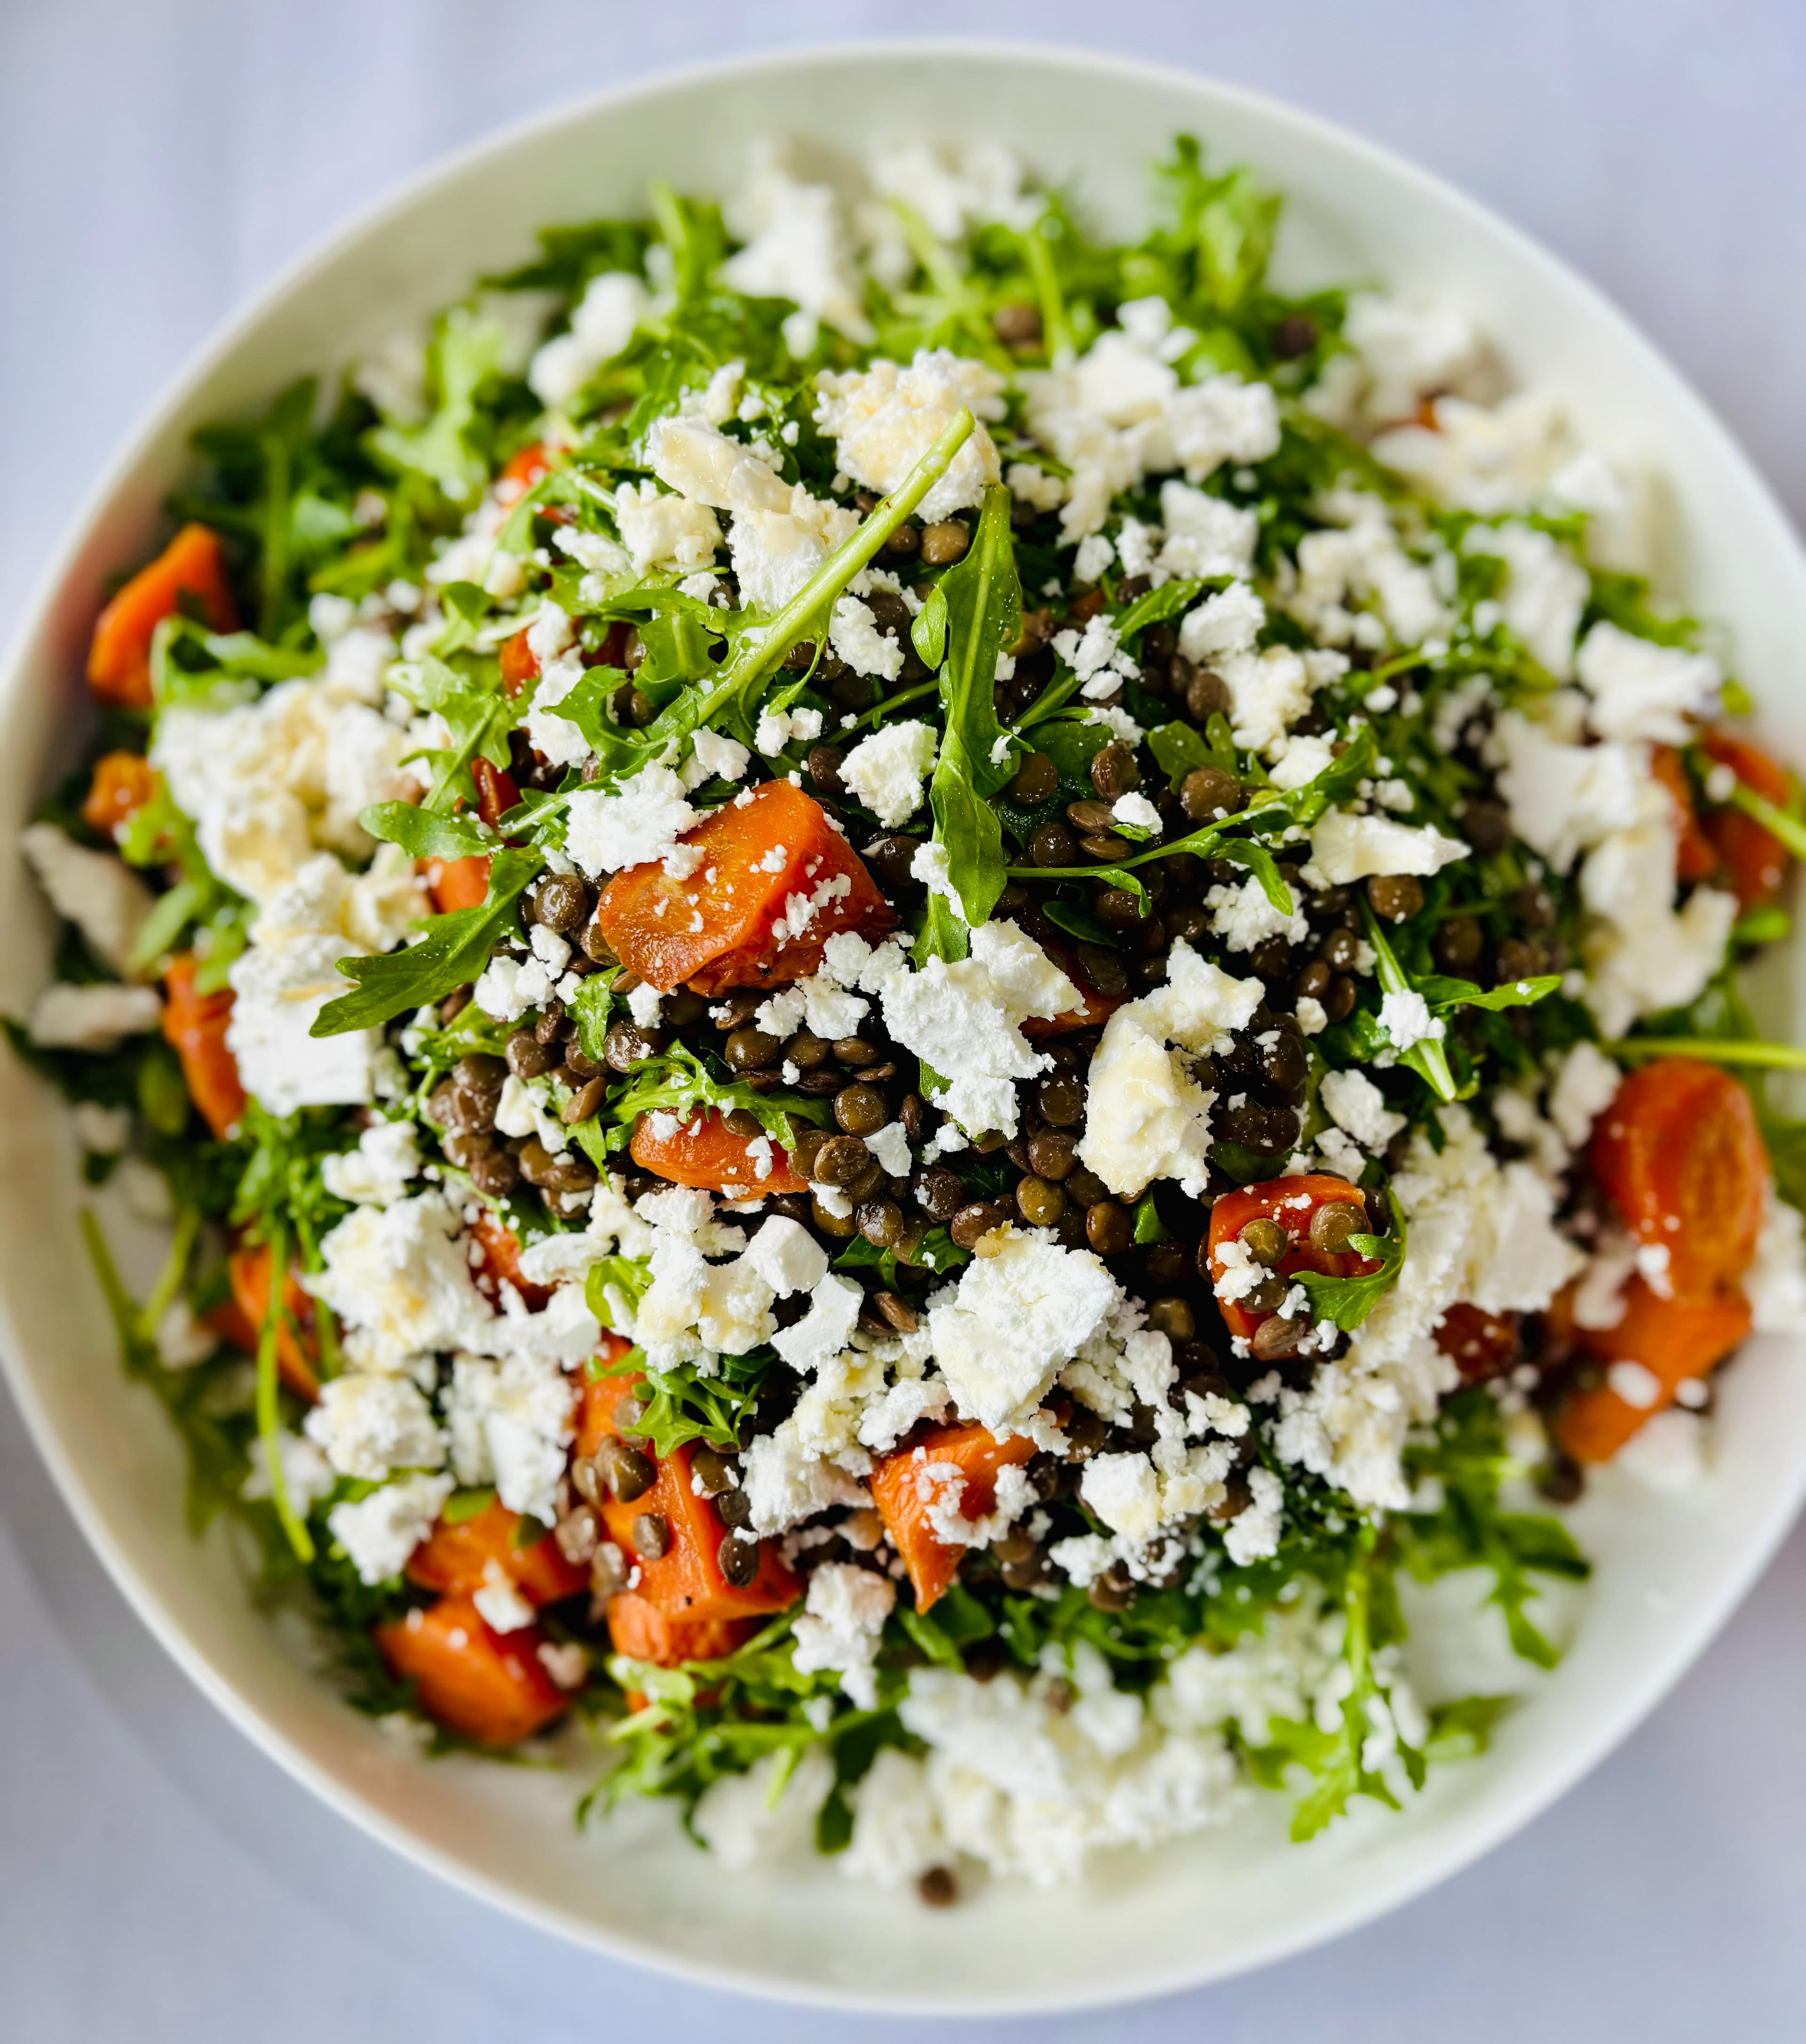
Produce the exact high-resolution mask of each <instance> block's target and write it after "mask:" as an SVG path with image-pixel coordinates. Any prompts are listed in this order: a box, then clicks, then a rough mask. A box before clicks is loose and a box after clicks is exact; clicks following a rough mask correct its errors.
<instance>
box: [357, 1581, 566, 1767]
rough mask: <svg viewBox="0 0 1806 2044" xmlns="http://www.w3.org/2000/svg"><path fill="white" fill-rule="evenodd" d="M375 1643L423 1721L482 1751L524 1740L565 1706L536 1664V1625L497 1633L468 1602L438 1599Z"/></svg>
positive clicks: (381, 1631)
mask: <svg viewBox="0 0 1806 2044" xmlns="http://www.w3.org/2000/svg"><path fill="white" fill-rule="evenodd" d="M374 1637H375V1641H376V1644H377V1646H378V1647H379V1648H380V1649H381V1650H382V1658H384V1660H386V1662H388V1663H389V1666H390V1669H392V1670H393V1672H394V1673H395V1674H396V1675H398V1676H399V1677H401V1678H402V1680H404V1681H411V1682H412V1683H413V1685H414V1696H415V1700H416V1701H417V1703H418V1704H419V1705H420V1707H421V1709H422V1710H423V1711H425V1712H426V1714H427V1715H428V1717H429V1718H432V1719H436V1721H437V1722H438V1723H440V1724H442V1725H444V1726H446V1727H448V1729H449V1730H451V1731H455V1732H461V1733H462V1734H463V1736H464V1737H465V1738H466V1739H475V1740H476V1741H477V1742H478V1744H480V1745H482V1746H513V1745H514V1744H515V1743H516V1742H517V1741H519V1740H521V1739H530V1738H531V1737H532V1735H533V1734H534V1733H535V1732H536V1731H542V1730H543V1729H544V1727H546V1726H547V1725H548V1724H550V1723H551V1721H552V1719H554V1718H555V1717H557V1716H558V1715H559V1713H560V1712H562V1711H563V1710H564V1709H565V1708H566V1707H567V1705H568V1704H569V1703H570V1701H571V1699H570V1697H569V1696H567V1695H566V1693H565V1692H564V1691H563V1690H562V1689H559V1686H558V1685H557V1684H556V1683H555V1682H554V1681H553V1680H552V1679H551V1676H550V1675H548V1673H546V1671H545V1669H544V1666H542V1665H541V1663H540V1658H539V1653H538V1649H539V1648H540V1646H542V1645H543V1644H544V1639H545V1635H544V1633H542V1632H541V1631H540V1629H539V1627H537V1626H536V1625H525V1626H522V1627H521V1630H520V1631H518V1632H509V1633H500V1632H497V1631H494V1630H493V1629H492V1628H491V1627H490V1626H489V1625H488V1624H486V1623H485V1622H484V1619H483V1616H482V1612H479V1611H478V1609H477V1608H476V1606H475V1604H473V1603H472V1602H471V1600H470V1599H469V1598H468V1597H467V1596H447V1597H441V1598H440V1600H439V1601H438V1603H437V1604H429V1605H428V1607H427V1608H425V1610H424V1611H421V1610H415V1611H410V1612H409V1613H408V1615H407V1616H406V1617H405V1618H398V1619H394V1621H393V1622H392V1623H389V1624H386V1625H379V1626H378V1627H375V1633H374Z"/></svg>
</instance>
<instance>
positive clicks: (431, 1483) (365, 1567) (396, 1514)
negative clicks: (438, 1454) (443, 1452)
mask: <svg viewBox="0 0 1806 2044" xmlns="http://www.w3.org/2000/svg"><path fill="white" fill-rule="evenodd" d="M333 1381H334V1382H335V1383H340V1382H343V1381H344V1379H342V1378H334V1379H333ZM449 1496H451V1477H448V1476H408V1477H402V1478H401V1479H400V1480H399V1481H398V1482H394V1483H386V1484H385V1485H383V1486H382V1489H380V1490H373V1491H372V1492H371V1493H370V1495H369V1496H367V1497H363V1498H359V1500H357V1501H356V1502H355V1504H352V1503H346V1504H335V1505H334V1506H333V1507H332V1510H331V1511H330V1512H328V1514H327V1515H326V1524H327V1527H328V1528H329V1530H330V1531H331V1533H332V1538H333V1539H335V1540H336V1541H337V1542H338V1543H339V1545H340V1546H341V1547H343V1548H344V1550H345V1552H346V1554H348V1555H349V1556H350V1557H351V1560H352V1566H353V1567H354V1568H355V1569H356V1570H357V1573H358V1580H359V1582H362V1583H366V1584H368V1585H371V1586H372V1587H374V1586H375V1585H376V1584H378V1583H386V1582H389V1581H392V1580H393V1579H394V1577H397V1576H398V1575H400V1573H402V1569H405V1567H406V1566H407V1565H408V1557H409V1555H410V1554H413V1551H414V1550H415V1548H417V1546H419V1545H420V1543H421V1541H423V1540H424V1539H425V1538H426V1536H427V1535H428V1534H429V1533H430V1532H431V1531H432V1526H433V1521H434V1520H436V1519H437V1518H438V1516H439V1514H440V1508H442V1507H443V1505H444V1503H445V1500H446V1499H447V1498H448V1497H449Z"/></svg>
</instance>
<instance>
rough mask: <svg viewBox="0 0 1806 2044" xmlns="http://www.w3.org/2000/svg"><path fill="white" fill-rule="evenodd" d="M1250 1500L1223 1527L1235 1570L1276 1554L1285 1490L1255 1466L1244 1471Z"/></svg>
mask: <svg viewBox="0 0 1806 2044" xmlns="http://www.w3.org/2000/svg"><path fill="white" fill-rule="evenodd" d="M1248 1490H1249V1493H1250V1501H1249V1502H1248V1504H1247V1505H1245V1506H1244V1507H1243V1509H1242V1510H1241V1511H1240V1512H1238V1513H1237V1514H1236V1515H1235V1517H1234V1518H1233V1519H1232V1520H1230V1522H1229V1523H1228V1526H1227V1527H1224V1532H1223V1544H1224V1546H1225V1547H1226V1548H1227V1549H1228V1554H1229V1558H1230V1560H1231V1561H1232V1562H1234V1563H1235V1566H1236V1567H1237V1568H1239V1569H1245V1568H1246V1567H1247V1566H1248V1564H1249V1563H1250V1562H1261V1561H1265V1560H1266V1558H1268V1556H1270V1555H1272V1554H1278V1551H1279V1535H1280V1528H1281V1522H1282V1519H1283V1516H1284V1512H1283V1507H1284V1504H1285V1485H1283V1484H1282V1483H1281V1481H1280V1480H1279V1478H1278V1477H1277V1476H1275V1475H1274V1473H1273V1471H1272V1470H1270V1469H1262V1468H1261V1467H1260V1466H1259V1465H1258V1463H1257V1464H1256V1465H1255V1467H1254V1468H1252V1469H1251V1470H1249V1471H1248Z"/></svg>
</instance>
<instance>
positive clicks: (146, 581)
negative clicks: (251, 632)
mask: <svg viewBox="0 0 1806 2044" xmlns="http://www.w3.org/2000/svg"><path fill="white" fill-rule="evenodd" d="M184 596H192V597H195V598H196V599H197V600H198V602H199V604H200V606H201V609H202V613H204V615H205V616H206V620H207V622H208V623H209V624H210V625H212V626H213V629H214V630H215V631H216V632H231V631H233V630H235V629H236V627H237V624H238V606H237V605H236V604H235V603H234V602H233V601H232V586H231V584H230V583H229V582H228V580H227V578H226V569H225V549H224V548H222V547H221V544H220V536H219V535H218V533H217V532H214V531H213V528H211V527H210V526H207V525H184V526H183V528H182V530H181V531H180V532H178V533H177V534H176V536H175V538H174V539H173V540H171V541H170V543H169V544H168V545H167V547H165V548H163V551H162V552H161V553H160V554H159V555H158V556H157V557H156V559H155V560H154V561H152V563H151V564H150V565H149V567H143V568H140V570H139V571H138V572H137V573H136V574H135V575H133V578H132V579H131V580H130V581H129V582H127V583H126V584H125V586H124V588H122V589H121V590H120V591H119V592H118V594H117V595H116V596H115V597H113V601H111V602H110V604H108V605H107V606H106V609H104V610H103V611H102V613H101V614H100V616H99V617H98V620H97V621H95V624H94V642H93V644H91V645H90V647H89V648H88V686H89V687H90V688H91V689H92V690H94V694H96V695H97V696H98V697H100V698H101V700H102V701H103V702H110V703H117V704H119V705H121V707H122V708H124V709H149V707H150V702H151V640H152V636H154V635H155V633H156V628H157V627H158V626H159V624H162V622H163V620H164V619H165V618H166V617H170V616H171V615H172V614H173V613H174V612H175V609H176V608H177V606H178V605H179V602H180V600H181V598H182V597H184Z"/></svg>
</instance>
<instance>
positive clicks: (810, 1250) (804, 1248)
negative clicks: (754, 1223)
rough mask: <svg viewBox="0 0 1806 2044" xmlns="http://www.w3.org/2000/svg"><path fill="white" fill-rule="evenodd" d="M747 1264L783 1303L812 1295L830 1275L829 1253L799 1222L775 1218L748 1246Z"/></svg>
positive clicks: (768, 1221)
mask: <svg viewBox="0 0 1806 2044" xmlns="http://www.w3.org/2000/svg"><path fill="white" fill-rule="evenodd" d="M745 1261H746V1262H748V1263H749V1264H751V1266H752V1267H753V1269H754V1270H756V1271H757V1272H758V1273H759V1276H760V1277H763V1279H764V1280H765V1282H766V1283H767V1285H770V1288H771V1289H772V1291H773V1292H774V1293H775V1294H776V1296H777V1297H778V1298H780V1299H787V1298H789V1297H791V1296H792V1294H793V1293H797V1292H813V1290H814V1289H815V1288H816V1287H817V1285H820V1283H821V1282H822V1281H824V1279H825V1278H826V1277H827V1275H828V1252H827V1251H826V1250H825V1249H824V1248H823V1247H822V1246H821V1244H820V1243H819V1242H817V1240H816V1239H815V1237H814V1236H813V1235H811V1234H810V1233H809V1230H808V1229H807V1228H804V1227H803V1226H802V1225H801V1223H800V1222H797V1221H793V1220H786V1219H785V1218H784V1217H783V1216H782V1215H778V1214H774V1215H772V1216H771V1217H770V1219H769V1220H767V1221H766V1222H765V1223H764V1224H763V1226H762V1227H761V1228H759V1232H758V1233H757V1234H756V1235H755V1236H754V1237H753V1238H752V1239H751V1242H749V1243H747V1247H746V1254H745Z"/></svg>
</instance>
